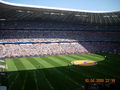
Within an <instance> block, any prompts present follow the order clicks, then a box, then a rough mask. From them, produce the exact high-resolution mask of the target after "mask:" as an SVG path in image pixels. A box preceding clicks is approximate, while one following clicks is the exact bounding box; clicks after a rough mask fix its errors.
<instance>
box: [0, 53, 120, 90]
mask: <svg viewBox="0 0 120 90" xmlns="http://www.w3.org/2000/svg"><path fill="white" fill-rule="evenodd" d="M4 60H5V63H6V66H7V69H6V70H4V72H6V73H7V77H6V79H5V80H1V84H2V85H5V86H7V87H8V90H80V88H82V86H83V85H84V84H85V83H86V82H85V79H120V63H119V62H120V61H119V60H120V55H113V54H106V53H97V54H70V55H58V56H42V57H24V58H7V59H4ZM75 60H93V61H96V62H97V64H96V65H93V66H74V65H72V64H71V62H72V61H75Z"/></svg>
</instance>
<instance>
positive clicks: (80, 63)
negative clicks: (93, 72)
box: [71, 60, 97, 66]
mask: <svg viewBox="0 0 120 90" xmlns="http://www.w3.org/2000/svg"><path fill="white" fill-rule="evenodd" d="M71 64H73V65H76V66H93V65H96V64H97V62H96V61H92V60H75V61H72V62H71Z"/></svg>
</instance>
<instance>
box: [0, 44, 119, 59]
mask: <svg viewBox="0 0 120 90" xmlns="http://www.w3.org/2000/svg"><path fill="white" fill-rule="evenodd" d="M98 52H108V53H114V54H118V53H120V47H119V45H118V44H117V43H110V42H109V43H108V42H81V43H80V42H79V43H77V42H75V43H38V44H5V45H2V44H1V45H0V57H26V56H49V55H62V54H76V53H98Z"/></svg>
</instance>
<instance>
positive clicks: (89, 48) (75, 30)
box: [0, 3, 120, 58]
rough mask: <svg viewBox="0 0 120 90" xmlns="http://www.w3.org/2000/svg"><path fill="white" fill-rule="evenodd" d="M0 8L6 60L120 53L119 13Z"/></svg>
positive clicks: (0, 42) (1, 53)
mask: <svg viewBox="0 0 120 90" xmlns="http://www.w3.org/2000/svg"><path fill="white" fill-rule="evenodd" d="M0 5H1V8H0V11H1V12H0V57H2V58H3V57H6V58H7V57H8V58H9V57H26V56H48V55H61V54H72V53H97V52H108V53H114V54H118V53H120V47H119V45H120V40H119V38H120V16H119V14H120V12H119V11H118V12H109V13H93V12H91V13H90V12H89V13H88V12H80V11H64V10H52V9H47V8H44V9H43V8H31V7H20V6H19V7H18V6H12V5H6V4H3V3H0ZM28 11H29V13H28ZM48 11H49V12H48ZM9 12H10V14H9ZM56 12H57V13H56ZM51 13H52V14H51ZM78 13H79V14H78ZM30 14H31V15H30ZM38 14H40V15H39V16H38ZM53 15H54V16H53ZM106 15H107V17H106ZM21 16H22V17H21ZM69 16H71V17H72V18H69ZM98 17H99V18H98Z"/></svg>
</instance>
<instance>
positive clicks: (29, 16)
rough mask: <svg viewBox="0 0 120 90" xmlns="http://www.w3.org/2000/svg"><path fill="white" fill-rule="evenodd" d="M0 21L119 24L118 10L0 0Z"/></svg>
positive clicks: (119, 14)
mask: <svg viewBox="0 0 120 90" xmlns="http://www.w3.org/2000/svg"><path fill="white" fill-rule="evenodd" d="M0 21H57V22H72V23H81V22H85V23H98V24H120V11H114V12H107V11H104V12H103V11H98V12H97V11H85V10H76V9H65V8H54V7H44V6H34V5H23V4H15V3H9V2H5V1H2V0H0Z"/></svg>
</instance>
